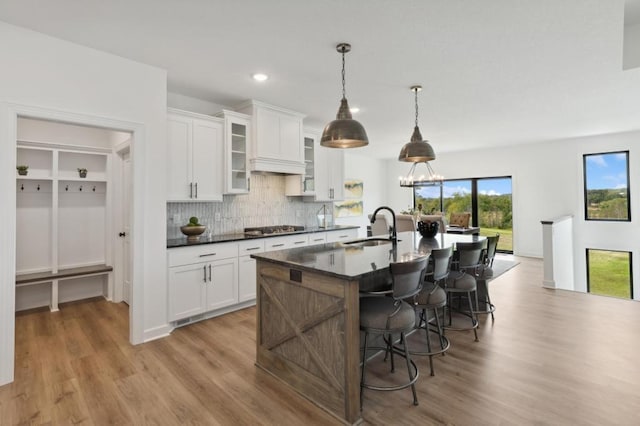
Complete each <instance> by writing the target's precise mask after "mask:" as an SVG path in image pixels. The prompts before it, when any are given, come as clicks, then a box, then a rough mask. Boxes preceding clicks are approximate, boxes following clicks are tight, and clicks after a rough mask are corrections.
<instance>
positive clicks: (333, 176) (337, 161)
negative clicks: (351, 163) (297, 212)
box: [314, 139, 344, 201]
mask: <svg viewBox="0 0 640 426" xmlns="http://www.w3.org/2000/svg"><path fill="white" fill-rule="evenodd" d="M315 158H316V164H315V171H316V178H315V187H316V190H315V193H316V195H315V198H314V200H315V201H340V200H343V199H344V151H343V150H342V149H339V148H326V147H324V146H320V140H319V139H318V143H317V144H316V149H315Z"/></svg>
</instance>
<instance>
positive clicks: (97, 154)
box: [16, 141, 111, 311]
mask: <svg viewBox="0 0 640 426" xmlns="http://www.w3.org/2000/svg"><path fill="white" fill-rule="evenodd" d="M83 149H84V148H83V147H78V146H69V145H59V144H58V145H55V144H48V143H45V142H41V141H19V142H18V147H17V161H18V164H24V165H28V166H29V174H27V175H26V176H21V175H18V174H17V172H16V185H17V187H16V199H17V200H16V208H17V211H16V215H17V221H16V222H17V223H16V233H17V243H16V270H17V271H18V274H19V275H18V276H17V277H16V279H17V282H18V284H17V287H19V288H22V289H21V290H20V293H19V294H18V293H17V298H16V308H17V309H28V308H31V307H36V306H46V304H47V303H48V304H49V306H50V308H51V310H52V311H55V310H57V309H58V302H59V301H68V300H77V299H82V298H84V297H87V294H88V293H87V291H89V292H90V293H91V294H94V293H95V292H96V291H104V289H106V288H107V287H108V286H110V285H111V284H110V281H109V284H108V285H106V283H102V284H101V282H99V281H95V280H96V279H95V278H92V279H88V280H86V281H85V280H84V279H79V278H80V277H82V278H84V277H90V276H94V275H104V274H107V273H108V272H105V271H102V270H100V271H97V270H96V268H94V267H90V268H88V269H87V270H86V271H84V272H82V271H74V274H75V275H74V276H73V277H69V278H66V277H63V276H61V275H60V274H59V271H62V270H63V269H64V268H65V267H66V268H71V267H76V266H78V267H79V266H82V268H85V269H86V268H87V267H88V266H89V265H95V264H96V263H97V264H100V265H104V264H105V263H106V262H107V261H110V254H109V253H110V250H111V249H110V243H109V238H108V237H107V229H108V227H109V224H108V223H109V220H110V219H109V213H108V212H110V194H109V192H108V184H109V179H108V176H109V172H110V153H109V150H105V149H96V148H90V149H87V150H86V151H85V150H83ZM78 168H87V169H88V175H87V177H86V178H81V177H80V176H79V175H78V171H77V169H78ZM65 265H66V266H65ZM82 268H80V269H82ZM40 271H42V273H41V274H40V275H41V280H40V281H38V280H35V279H34V280H31V281H29V280H27V281H28V282H25V277H24V276H22V277H20V275H23V274H29V273H31V274H34V273H36V272H40ZM109 275H110V274H109ZM72 278H76V279H75V281H74V280H73V279H72ZM107 279H108V280H110V278H107ZM92 280H93V281H92ZM36 281H38V282H36ZM58 281H60V282H62V281H65V284H64V285H62V284H60V285H61V290H62V292H63V293H64V296H60V295H59V293H58ZM42 283H49V284H47V285H44V286H43V285H36V284H42ZM85 283H86V286H85ZM47 292H49V295H48V296H47V297H46V298H43V295H45V296H46V293H47ZM104 294H106V293H104ZM74 298H75V299H74Z"/></svg>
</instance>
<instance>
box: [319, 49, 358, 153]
mask: <svg viewBox="0 0 640 426" xmlns="http://www.w3.org/2000/svg"><path fill="white" fill-rule="evenodd" d="M336 50H337V51H338V52H339V53H341V54H342V100H341V101H340V108H339V109H338V114H336V119H335V120H333V121H332V122H330V123H329V124H327V125H326V126H325V128H324V130H323V132H322V137H321V138H320V145H322V146H326V147H329V148H358V147H361V146H366V145H368V144H369V138H368V137H367V132H366V131H365V130H364V127H362V124H360V123H359V122H358V121H356V120H354V119H353V117H352V116H351V111H350V110H349V103H348V102H347V98H346V96H345V72H344V55H345V53H347V52H349V51H350V50H351V45H349V44H347V43H340V44H338V45H337V46H336Z"/></svg>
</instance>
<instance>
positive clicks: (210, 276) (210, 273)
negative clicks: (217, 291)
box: [209, 265, 211, 282]
mask: <svg viewBox="0 0 640 426" xmlns="http://www.w3.org/2000/svg"><path fill="white" fill-rule="evenodd" d="M209 282H211V265H209Z"/></svg>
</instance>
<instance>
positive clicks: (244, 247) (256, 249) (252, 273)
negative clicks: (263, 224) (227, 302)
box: [238, 238, 264, 303]
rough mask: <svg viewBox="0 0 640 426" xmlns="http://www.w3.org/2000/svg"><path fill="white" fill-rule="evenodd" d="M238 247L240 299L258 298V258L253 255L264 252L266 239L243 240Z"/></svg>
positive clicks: (242, 300)
mask: <svg viewBox="0 0 640 426" xmlns="http://www.w3.org/2000/svg"><path fill="white" fill-rule="evenodd" d="M238 247H239V255H240V256H239V257H238V301H239V302H240V303H242V302H247V301H250V300H255V299H256V260H255V259H253V258H252V257H251V255H252V254H254V253H262V252H264V239H262V238H261V239H255V240H247V241H241V242H239V243H238Z"/></svg>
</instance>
